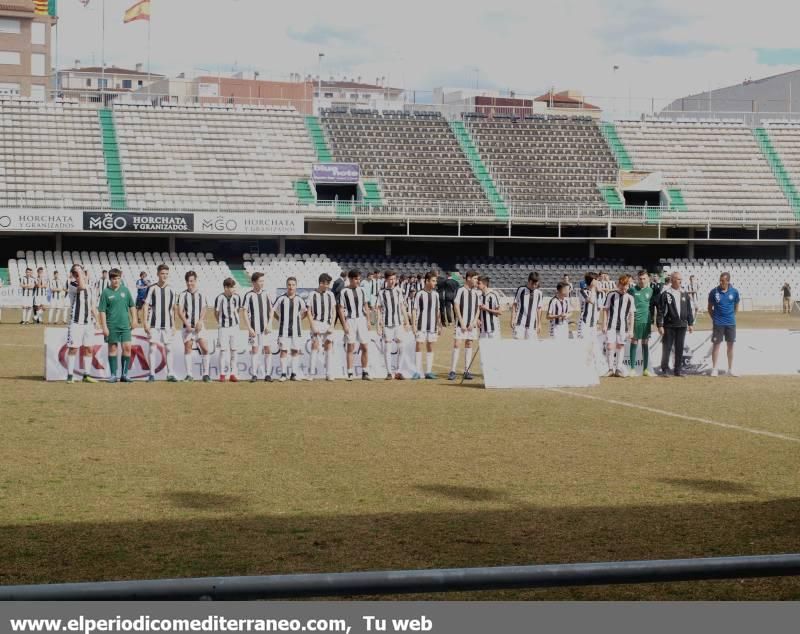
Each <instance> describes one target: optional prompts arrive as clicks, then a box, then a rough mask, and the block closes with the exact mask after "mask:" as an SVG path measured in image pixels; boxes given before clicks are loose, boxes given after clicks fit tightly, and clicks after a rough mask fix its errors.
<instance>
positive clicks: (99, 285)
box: [94, 277, 111, 297]
mask: <svg viewBox="0 0 800 634" xmlns="http://www.w3.org/2000/svg"><path fill="white" fill-rule="evenodd" d="M109 286H111V280H110V279H109V278H106V279H103V278H102V277H101V278H100V279H99V280H97V281H96V282H95V283H94V290H95V292H96V293H97V296H98V297H100V296H101V295H102V294H103V291H104V290H106V289H107V288H108V287H109Z"/></svg>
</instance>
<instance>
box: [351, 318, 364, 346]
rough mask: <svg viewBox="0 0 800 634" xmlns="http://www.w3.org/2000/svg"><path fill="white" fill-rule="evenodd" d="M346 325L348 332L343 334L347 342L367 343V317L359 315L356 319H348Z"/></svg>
mask: <svg viewBox="0 0 800 634" xmlns="http://www.w3.org/2000/svg"><path fill="white" fill-rule="evenodd" d="M347 327H348V329H349V330H350V334H348V335H345V340H346V341H347V343H348V345H349V344H363V345H365V346H366V345H369V340H370V337H369V329H368V328H367V318H366V317H359V318H358V319H348V320H347Z"/></svg>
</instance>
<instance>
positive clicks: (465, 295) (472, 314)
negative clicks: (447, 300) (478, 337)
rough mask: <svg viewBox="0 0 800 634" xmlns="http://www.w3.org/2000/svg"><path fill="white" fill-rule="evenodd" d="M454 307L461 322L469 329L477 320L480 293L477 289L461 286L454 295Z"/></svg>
mask: <svg viewBox="0 0 800 634" xmlns="http://www.w3.org/2000/svg"><path fill="white" fill-rule="evenodd" d="M455 305H456V306H458V310H459V311H460V313H461V322H462V323H463V324H464V325H465V326H467V327H469V326H470V324H472V323H474V322H475V320H476V319H477V318H478V312H479V311H480V308H479V306H480V305H481V292H480V291H479V290H478V289H477V288H467V287H466V286H462V287H461V288H459V289H458V292H457V293H456V299H455Z"/></svg>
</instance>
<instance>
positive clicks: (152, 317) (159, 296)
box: [142, 264, 178, 383]
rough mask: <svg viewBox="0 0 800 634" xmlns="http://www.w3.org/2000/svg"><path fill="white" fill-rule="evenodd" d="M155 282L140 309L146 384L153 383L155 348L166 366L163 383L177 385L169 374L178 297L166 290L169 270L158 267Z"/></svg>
mask: <svg viewBox="0 0 800 634" xmlns="http://www.w3.org/2000/svg"><path fill="white" fill-rule="evenodd" d="M156 272H157V274H158V281H157V282H156V283H155V284H153V285H152V286H151V287H150V288H148V289H147V296H146V297H145V300H144V306H143V308H142V311H143V312H142V322H143V326H144V332H145V334H146V335H147V337H148V339H149V340H150V376H148V377H147V382H148V383H153V382H155V380H156V362H157V361H158V345H159V344H161V345H162V346H164V362H165V363H166V366H167V381H168V382H170V383H175V382H177V380H178V379H176V378H175V375H174V374H172V340H173V339H174V338H175V303H176V302H177V299H178V295H177V293H176V292H175V291H173V290H172V288H171V287H170V286H169V284H168V283H167V282H168V279H169V267H168V266H167V265H166V264H159V265H158V269H157V270H156Z"/></svg>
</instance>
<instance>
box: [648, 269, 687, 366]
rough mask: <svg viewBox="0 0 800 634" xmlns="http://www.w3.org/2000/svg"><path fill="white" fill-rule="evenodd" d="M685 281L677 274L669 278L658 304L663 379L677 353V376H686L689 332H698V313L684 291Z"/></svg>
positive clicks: (657, 315) (657, 322) (657, 316)
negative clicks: (685, 347) (695, 317)
mask: <svg viewBox="0 0 800 634" xmlns="http://www.w3.org/2000/svg"><path fill="white" fill-rule="evenodd" d="M682 281H683V278H682V277H681V274H680V273H678V272H677V271H676V272H674V273H672V275H670V277H669V286H667V287H665V288H664V290H663V291H662V292H661V295H659V297H658V299H657V301H656V325H657V326H658V334H660V335H661V337H662V340H661V346H662V347H661V376H668V375H669V356H670V353H671V352H672V351H673V349H674V350H675V369H674V371H673V372H674V374H675V376H683V371H682V369H681V368H682V366H683V344H684V343H685V341H686V331H687V330H688V331H689V332H693V331H694V312H693V311H692V302H691V299H690V298H689V293H687V292H685V291H682V290H681V282H682Z"/></svg>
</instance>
